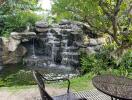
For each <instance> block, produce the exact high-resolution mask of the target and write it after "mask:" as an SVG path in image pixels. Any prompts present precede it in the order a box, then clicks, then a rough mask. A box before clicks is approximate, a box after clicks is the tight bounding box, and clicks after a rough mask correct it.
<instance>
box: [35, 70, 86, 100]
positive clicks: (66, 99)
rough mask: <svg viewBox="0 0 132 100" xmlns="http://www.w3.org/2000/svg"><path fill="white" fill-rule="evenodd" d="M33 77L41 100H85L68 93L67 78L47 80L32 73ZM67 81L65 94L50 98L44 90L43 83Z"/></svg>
mask: <svg viewBox="0 0 132 100" xmlns="http://www.w3.org/2000/svg"><path fill="white" fill-rule="evenodd" d="M33 76H34V78H35V80H36V82H37V84H38V87H39V90H40V94H41V98H42V100H87V99H85V98H77V97H75V95H73V94H72V93H70V90H69V89H70V81H69V79H67V78H61V79H53V80H48V79H46V78H45V77H44V76H43V75H41V74H40V73H39V72H38V71H33ZM59 80H63V81H68V87H67V94H64V95H60V96H55V97H51V96H50V95H49V94H48V93H47V92H46V90H45V81H59Z"/></svg>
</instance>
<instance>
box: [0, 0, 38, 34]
mask: <svg viewBox="0 0 132 100" xmlns="http://www.w3.org/2000/svg"><path fill="white" fill-rule="evenodd" d="M39 9H40V8H39V7H38V6H37V0H1V2H0V35H7V34H9V33H10V32H12V31H21V28H22V30H24V27H26V25H27V24H34V23H35V22H36V21H37V20H38V19H40V16H38V15H36V14H35V13H34V11H37V10H39Z"/></svg>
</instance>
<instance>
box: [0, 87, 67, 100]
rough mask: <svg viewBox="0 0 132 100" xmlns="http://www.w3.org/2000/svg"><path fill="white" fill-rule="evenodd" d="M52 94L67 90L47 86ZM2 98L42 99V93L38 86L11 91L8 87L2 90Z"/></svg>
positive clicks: (9, 99)
mask: <svg viewBox="0 0 132 100" xmlns="http://www.w3.org/2000/svg"><path fill="white" fill-rule="evenodd" d="M46 90H47V91H48V93H50V95H52V96H55V95H58V94H64V93H65V92H66V90H65V89H58V88H51V87H48V88H46ZM0 100H40V94H39V90H38V88H37V87H33V88H29V89H19V90H17V91H15V92H13V91H10V90H8V89H1V90H0Z"/></svg>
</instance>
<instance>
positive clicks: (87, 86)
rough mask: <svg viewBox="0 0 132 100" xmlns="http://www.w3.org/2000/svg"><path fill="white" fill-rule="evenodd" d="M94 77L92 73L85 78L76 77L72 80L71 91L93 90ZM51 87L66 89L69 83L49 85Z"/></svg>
mask: <svg viewBox="0 0 132 100" xmlns="http://www.w3.org/2000/svg"><path fill="white" fill-rule="evenodd" d="M93 76H94V75H93V74H92V73H89V74H86V75H84V76H80V77H76V78H73V79H71V80H70V82H71V89H72V90H74V91H83V90H91V89H93V88H94V87H93V85H92V82H91V79H92V77H93ZM47 86H50V87H58V88H66V87H67V82H59V83H52V84H48V85H47Z"/></svg>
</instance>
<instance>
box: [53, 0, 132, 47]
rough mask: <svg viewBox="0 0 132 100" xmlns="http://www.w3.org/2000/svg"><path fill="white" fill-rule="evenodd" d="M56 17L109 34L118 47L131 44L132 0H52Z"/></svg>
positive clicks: (99, 32)
mask: <svg viewBox="0 0 132 100" xmlns="http://www.w3.org/2000/svg"><path fill="white" fill-rule="evenodd" d="M53 2H54V3H53V7H52V12H53V14H56V18H59V19H61V18H65V19H72V20H75V21H81V22H83V23H86V24H88V25H89V27H87V28H90V29H91V30H92V31H94V32H96V33H98V34H101V33H103V34H109V35H110V36H111V37H112V38H113V40H114V41H115V43H116V44H117V45H118V47H119V48H120V49H124V48H129V47H131V46H132V0H53Z"/></svg>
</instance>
